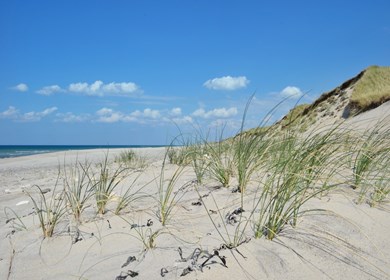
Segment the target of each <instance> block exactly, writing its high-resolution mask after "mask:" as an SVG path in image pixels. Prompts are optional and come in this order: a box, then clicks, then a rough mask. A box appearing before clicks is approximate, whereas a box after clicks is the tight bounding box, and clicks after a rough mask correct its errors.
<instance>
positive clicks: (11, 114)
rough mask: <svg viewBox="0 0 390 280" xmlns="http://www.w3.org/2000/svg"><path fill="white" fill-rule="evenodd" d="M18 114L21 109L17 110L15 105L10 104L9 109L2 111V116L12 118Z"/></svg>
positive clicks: (0, 116) (0, 114)
mask: <svg viewBox="0 0 390 280" xmlns="http://www.w3.org/2000/svg"><path fill="white" fill-rule="evenodd" d="M18 114H19V110H17V109H16V108H15V107H14V106H9V107H8V109H7V110H5V111H4V112H1V113H0V118H2V119H12V118H15V117H17V115H18Z"/></svg>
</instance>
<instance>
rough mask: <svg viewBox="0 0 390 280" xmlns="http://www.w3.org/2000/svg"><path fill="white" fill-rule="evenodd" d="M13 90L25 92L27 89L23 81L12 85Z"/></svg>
mask: <svg viewBox="0 0 390 280" xmlns="http://www.w3.org/2000/svg"><path fill="white" fill-rule="evenodd" d="M12 89H13V90H16V91H20V92H25V91H28V86H27V85H26V84H24V83H21V84H18V85H16V86H14V87H12Z"/></svg>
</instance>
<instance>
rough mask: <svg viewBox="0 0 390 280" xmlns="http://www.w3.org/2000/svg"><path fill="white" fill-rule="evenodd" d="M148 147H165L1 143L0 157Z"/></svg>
mask: <svg viewBox="0 0 390 280" xmlns="http://www.w3.org/2000/svg"><path fill="white" fill-rule="evenodd" d="M148 147H163V146H157V145H156V146H144V145H129V146H120V145H111V146H108V145H102V146H96V145H31V146H28V145H0V158H12V157H21V156H29V155H36V154H44V153H51V152H59V151H69V150H89V149H114V148H148Z"/></svg>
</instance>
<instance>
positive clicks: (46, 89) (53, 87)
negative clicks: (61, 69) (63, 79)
mask: <svg viewBox="0 0 390 280" xmlns="http://www.w3.org/2000/svg"><path fill="white" fill-rule="evenodd" d="M64 91H65V90H64V89H62V88H61V87H60V86H58V85H51V86H45V87H43V88H41V89H40V90H37V93H39V94H42V95H52V94H53V93H57V92H64Z"/></svg>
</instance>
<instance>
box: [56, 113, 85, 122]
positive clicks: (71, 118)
mask: <svg viewBox="0 0 390 280" xmlns="http://www.w3.org/2000/svg"><path fill="white" fill-rule="evenodd" d="M56 117H57V120H56V121H59V122H66V123H72V122H84V121H87V120H89V119H90V118H91V116H90V115H89V114H81V115H75V114H73V113H71V112H68V113H65V114H62V113H58V114H56Z"/></svg>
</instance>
